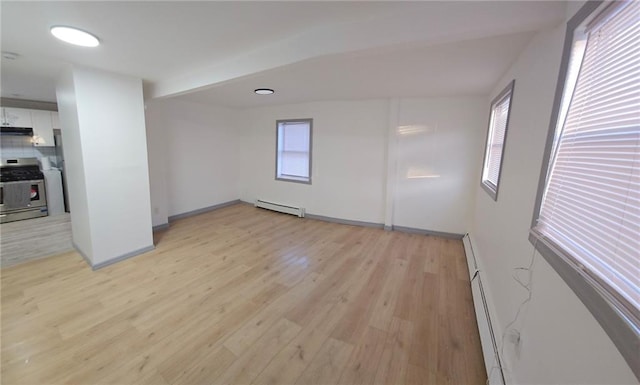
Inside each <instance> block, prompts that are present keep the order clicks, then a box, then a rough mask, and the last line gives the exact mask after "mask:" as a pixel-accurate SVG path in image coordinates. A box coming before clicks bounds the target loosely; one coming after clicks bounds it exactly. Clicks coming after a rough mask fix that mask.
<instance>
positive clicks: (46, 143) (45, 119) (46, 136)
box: [31, 110, 55, 147]
mask: <svg viewBox="0 0 640 385" xmlns="http://www.w3.org/2000/svg"><path fill="white" fill-rule="evenodd" d="M31 119H32V121H33V145H34V146H36V147H53V146H55V143H54V141H53V121H52V118H51V111H41V110H31Z"/></svg>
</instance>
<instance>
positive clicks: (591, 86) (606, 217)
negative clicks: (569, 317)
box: [534, 1, 640, 327]
mask: <svg viewBox="0 0 640 385" xmlns="http://www.w3.org/2000/svg"><path fill="white" fill-rule="evenodd" d="M605 12H606V13H604V14H603V15H601V16H600V17H598V18H597V21H596V24H593V25H592V26H590V27H589V29H588V30H587V45H586V50H585V52H584V56H583V60H582V66H581V67H580V71H579V74H578V77H577V83H576V85H575V89H574V91H573V96H572V98H571V99H570V102H569V107H568V110H567V113H566V116H565V121H564V124H562V125H560V129H561V130H562V131H561V133H560V135H559V136H558V139H557V143H556V144H555V148H554V154H553V157H552V161H551V163H550V170H549V173H548V177H547V182H546V187H545V193H544V196H543V200H542V204H541V209H540V214H539V217H538V221H537V224H536V227H535V228H534V230H535V231H537V232H538V233H539V234H541V235H542V236H543V237H544V238H545V239H548V240H550V241H551V242H552V243H553V244H555V245H556V246H557V247H558V248H560V249H561V250H562V251H563V252H564V253H565V254H566V255H568V256H569V257H570V258H573V259H574V260H575V261H576V262H577V264H578V266H579V267H580V268H581V269H582V270H583V272H584V273H586V274H588V275H589V276H590V277H592V278H593V279H594V280H595V281H596V282H597V283H598V284H599V285H601V289H603V290H604V291H605V292H606V293H608V294H610V295H611V296H612V297H613V298H614V299H615V300H616V301H617V303H618V304H620V305H621V306H623V308H624V312H625V314H626V315H627V316H629V317H631V318H632V319H633V321H634V322H635V323H636V327H639V324H638V320H639V319H640V317H638V314H639V311H640V2H633V1H632V2H629V3H626V4H623V5H620V4H618V5H617V6H614V8H609V9H607V10H605Z"/></svg>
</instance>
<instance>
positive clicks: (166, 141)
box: [146, 99, 239, 226]
mask: <svg viewBox="0 0 640 385" xmlns="http://www.w3.org/2000/svg"><path fill="white" fill-rule="evenodd" d="M146 115H147V120H148V124H147V137H148V140H149V143H150V146H152V147H153V148H151V149H150V151H149V164H150V167H149V169H150V173H151V185H152V194H151V200H152V207H153V224H154V226H156V225H161V224H165V223H167V219H168V217H170V216H173V215H178V214H184V213H187V212H190V211H193V210H198V209H202V208H206V207H210V206H214V205H217V204H220V203H224V202H228V201H232V200H235V199H238V197H239V192H238V178H239V177H238V172H239V166H238V162H239V154H238V138H239V134H238V132H237V124H236V119H238V118H239V114H237V112H236V111H234V110H231V109H228V108H225V107H216V106H208V105H201V104H197V103H192V102H186V101H183V100H179V99H162V100H154V101H150V102H148V103H147V111H146Z"/></svg>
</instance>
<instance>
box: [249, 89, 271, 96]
mask: <svg viewBox="0 0 640 385" xmlns="http://www.w3.org/2000/svg"><path fill="white" fill-rule="evenodd" d="M253 92H255V93H256V94H258V95H271V94H273V93H274V92H275V91H274V90H272V89H271V88H256V89H255V90H254V91H253Z"/></svg>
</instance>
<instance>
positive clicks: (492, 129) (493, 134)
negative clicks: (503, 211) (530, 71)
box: [481, 80, 515, 200]
mask: <svg viewBox="0 0 640 385" xmlns="http://www.w3.org/2000/svg"><path fill="white" fill-rule="evenodd" d="M514 84H515V80H513V81H511V83H509V85H508V86H507V87H506V88H505V89H504V90H503V91H502V92H500V94H499V95H498V96H497V97H496V98H495V99H494V100H493V102H491V115H490V117H489V129H488V131H487V143H486V147H485V151H484V163H483V166H482V181H481V183H482V187H483V188H484V189H485V190H486V191H487V193H489V195H490V196H491V197H492V198H493V199H494V200H497V199H498V186H499V183H500V173H501V170H502V157H503V155H504V145H505V141H506V139H507V128H508V126H509V113H510V111H511V99H512V97H513V86H514Z"/></svg>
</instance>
